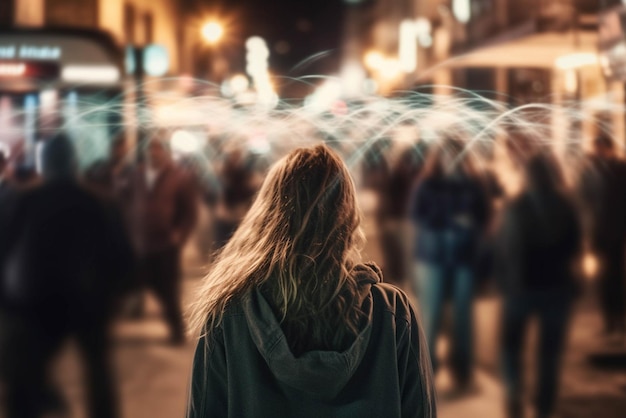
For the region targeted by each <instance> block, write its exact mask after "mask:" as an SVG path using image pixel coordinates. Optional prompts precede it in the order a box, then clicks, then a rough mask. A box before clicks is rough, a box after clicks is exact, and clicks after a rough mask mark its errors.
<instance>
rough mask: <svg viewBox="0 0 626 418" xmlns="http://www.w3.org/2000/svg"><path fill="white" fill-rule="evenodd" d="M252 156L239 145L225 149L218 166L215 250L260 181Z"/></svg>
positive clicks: (238, 219) (232, 229) (249, 202)
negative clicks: (218, 185)
mask: <svg viewBox="0 0 626 418" xmlns="http://www.w3.org/2000/svg"><path fill="white" fill-rule="evenodd" d="M254 165H255V161H254V158H253V156H252V155H251V154H250V153H249V152H247V151H245V150H244V149H241V148H236V149H234V150H231V151H230V152H228V153H227V154H226V156H225V159H224V161H223V163H222V166H221V167H220V169H219V170H218V174H217V175H218V179H219V182H220V184H221V193H220V197H219V199H218V202H217V208H216V213H215V224H214V227H215V235H214V236H215V245H214V247H215V248H214V250H219V249H221V248H222V247H223V246H224V245H226V243H227V242H228V240H229V239H230V237H231V236H232V234H233V233H234V232H235V230H236V229H237V227H238V226H239V223H240V222H241V220H242V219H243V217H244V216H245V215H246V213H247V212H248V209H249V208H250V206H251V205H252V201H253V199H254V196H255V194H256V192H257V190H258V188H259V183H260V181H259V180H258V177H257V176H256V171H255V166H254Z"/></svg>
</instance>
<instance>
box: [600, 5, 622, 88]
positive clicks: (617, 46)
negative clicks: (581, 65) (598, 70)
mask: <svg viewBox="0 0 626 418" xmlns="http://www.w3.org/2000/svg"><path fill="white" fill-rule="evenodd" d="M598 38H599V45H598V49H599V55H600V63H601V65H602V70H603V72H604V75H605V77H606V78H607V79H609V80H614V81H626V8H625V7H624V5H621V4H620V5H617V6H614V7H611V8H609V9H607V10H604V11H602V12H601V13H600V15H599V22H598Z"/></svg>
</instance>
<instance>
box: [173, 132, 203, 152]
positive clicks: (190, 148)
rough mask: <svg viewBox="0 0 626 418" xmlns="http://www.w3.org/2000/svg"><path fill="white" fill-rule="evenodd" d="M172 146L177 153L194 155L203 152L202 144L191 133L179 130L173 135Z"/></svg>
mask: <svg viewBox="0 0 626 418" xmlns="http://www.w3.org/2000/svg"><path fill="white" fill-rule="evenodd" d="M171 146H172V151H174V152H175V153H180V154H192V153H196V152H199V151H200V150H201V148H202V143H201V141H200V139H198V137H196V136H195V135H194V134H192V133H191V132H188V131H185V130H182V129H179V130H177V131H175V132H174V133H173V134H172V138H171Z"/></svg>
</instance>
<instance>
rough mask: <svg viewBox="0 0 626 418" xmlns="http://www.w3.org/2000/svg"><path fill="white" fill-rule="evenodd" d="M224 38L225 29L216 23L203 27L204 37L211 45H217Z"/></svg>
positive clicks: (209, 23) (208, 23)
mask: <svg viewBox="0 0 626 418" xmlns="http://www.w3.org/2000/svg"><path fill="white" fill-rule="evenodd" d="M222 36H224V27H223V26H222V25H221V24H220V23H218V22H215V21H211V22H207V23H205V24H204V25H202V37H203V38H204V40H205V41H207V42H208V43H210V44H216V43H218V42H219V41H220V39H222Z"/></svg>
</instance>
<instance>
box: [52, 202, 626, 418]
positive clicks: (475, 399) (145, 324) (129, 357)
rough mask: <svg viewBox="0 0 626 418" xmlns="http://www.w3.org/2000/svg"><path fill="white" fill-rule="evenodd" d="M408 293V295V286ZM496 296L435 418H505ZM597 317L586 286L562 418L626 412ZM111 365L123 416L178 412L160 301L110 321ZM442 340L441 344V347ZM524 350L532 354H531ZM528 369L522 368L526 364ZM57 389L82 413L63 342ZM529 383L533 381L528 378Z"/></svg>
mask: <svg viewBox="0 0 626 418" xmlns="http://www.w3.org/2000/svg"><path fill="white" fill-rule="evenodd" d="M360 198H361V206H362V209H363V211H364V216H365V222H364V229H365V232H366V236H367V245H366V247H365V251H364V259H365V260H373V261H376V262H378V263H381V262H382V261H381V255H380V247H379V243H378V240H377V231H376V230H375V228H374V224H373V222H372V221H371V218H372V211H373V208H374V206H375V205H376V199H375V197H374V196H373V195H372V194H370V193H368V192H361V194H360ZM193 241H194V240H192V242H191V243H190V245H189V246H188V247H187V251H186V254H185V279H184V281H183V287H184V292H183V300H184V305H185V306H188V304H189V303H190V301H191V300H192V299H193V296H194V291H195V290H196V288H197V287H198V285H199V283H200V281H201V280H202V275H203V271H204V269H205V268H206V266H203V264H202V263H201V262H200V261H199V258H198V252H197V249H196V248H195V244H194V242H193ZM405 290H407V293H408V294H409V295H412V293H411V290H410V289H409V288H408V287H407V289H405ZM499 309H500V302H499V298H498V297H497V295H487V296H482V297H480V298H479V299H478V300H477V302H476V303H475V308H474V312H475V317H476V359H477V370H476V383H475V385H474V387H473V389H472V390H471V391H470V393H464V394H456V393H454V391H453V390H452V389H451V380H450V377H449V374H448V372H447V371H446V370H445V368H444V370H442V372H441V373H439V374H438V376H437V388H438V395H439V412H440V417H442V418H455V417H467V418H504V417H505V414H504V409H503V405H504V404H503V402H504V392H503V387H502V385H501V383H500V380H499V364H498V359H499V353H498V345H497V341H498V327H499V322H498V321H499V318H500V316H499ZM600 329H601V319H600V315H599V313H598V309H597V303H596V300H595V296H594V295H593V294H592V293H591V292H587V293H586V295H585V297H584V298H583V299H582V300H580V301H579V302H578V304H577V307H576V310H575V314H574V316H573V322H572V324H571V331H572V332H571V337H570V341H569V345H568V347H567V349H566V355H565V358H564V368H563V383H562V391H561V396H560V401H559V407H558V410H559V412H560V413H561V414H562V417H563V418H588V417H598V418H599V417H602V418H621V417H623V411H626V373H625V371H626V345H624V343H623V342H622V343H621V344H616V345H614V346H608V347H607V346H606V344H602V343H601V342H600V339H599V334H600ZM114 334H115V371H116V373H117V377H118V380H119V388H120V394H121V407H122V413H123V415H122V416H123V417H124V418H172V417H182V416H183V415H184V413H185V406H186V401H187V389H188V384H189V379H190V370H191V361H192V356H193V351H194V344H193V342H191V341H188V342H187V344H185V345H184V346H182V347H172V346H170V345H169V344H168V330H167V327H166V325H165V323H164V322H163V319H162V318H161V316H160V311H159V307H158V306H157V304H156V303H155V302H154V300H152V299H150V301H149V303H148V306H147V314H146V316H145V317H144V318H142V319H140V320H128V319H121V320H119V321H118V322H117V324H116V326H115V332H114ZM445 346H446V341H445V338H444V339H442V343H441V344H440V349H441V350H442V351H445ZM526 355H527V356H528V358H529V359H532V356H533V353H532V352H531V351H530V350H527V353H526ZM531 369H532V367H530V366H529V367H528V368H527V370H531ZM57 370H58V376H59V379H60V381H61V383H62V386H63V390H64V393H65V395H66V396H67V397H68V399H70V400H71V406H72V414H74V415H72V416H76V417H77V418H83V417H84V416H85V415H84V411H83V393H82V390H83V388H84V385H83V384H82V381H81V370H80V366H79V362H78V361H77V358H76V352H75V350H74V348H73V347H72V345H71V344H70V345H69V346H68V347H67V349H66V350H65V351H64V353H63V356H62V358H61V360H60V362H59V364H58V365H57ZM528 381H532V379H531V376H529V379H528Z"/></svg>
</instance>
